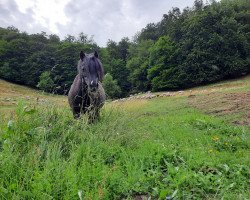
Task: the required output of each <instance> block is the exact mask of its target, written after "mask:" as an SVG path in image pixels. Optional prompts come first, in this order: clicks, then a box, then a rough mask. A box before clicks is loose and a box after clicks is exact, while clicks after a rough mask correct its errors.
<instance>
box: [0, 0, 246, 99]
mask: <svg viewBox="0 0 250 200" xmlns="http://www.w3.org/2000/svg"><path fill="white" fill-rule="evenodd" d="M249 20H250V2H249V1H248V0H222V1H220V2H216V1H211V2H210V4H204V3H203V1H202V0H195V2H194V6H193V7H192V8H185V9H184V10H183V11H180V9H179V8H173V9H172V10H171V11H169V12H168V13H167V14H164V15H163V18H162V20H161V21H160V22H158V23H150V24H148V25H147V26H146V27H145V28H144V29H142V30H141V32H139V33H138V34H136V36H135V37H134V41H133V42H132V41H129V39H128V38H122V39H121V41H120V42H118V43H117V42H114V41H112V40H109V41H108V42H107V47H105V48H100V47H98V46H97V44H95V42H94V41H93V39H92V38H88V36H87V35H85V34H84V33H80V34H79V36H78V38H75V37H74V36H71V35H68V36H67V37H66V38H65V39H64V40H63V41H60V39H59V37H58V36H56V35H46V33H44V32H42V33H40V34H32V35H28V34H26V33H20V32H19V31H18V30H17V29H16V28H14V27H9V28H7V29H4V28H0V77H1V78H4V79H6V80H9V81H13V82H17V83H21V84H25V85H29V86H32V87H36V86H37V84H38V81H39V76H40V75H41V74H42V73H43V72H44V71H50V72H51V78H52V80H53V82H54V89H53V91H54V92H57V93H61V94H62V93H67V91H68V89H69V86H70V84H71V82H72V81H73V78H74V76H75V74H76V62H77V60H78V53H79V51H80V50H84V51H85V52H91V51H93V50H94V49H95V50H99V52H100V57H101V60H102V62H103V64H104V68H105V72H106V73H110V75H111V76H112V77H113V78H114V80H116V81H117V84H118V85H119V87H120V88H121V93H117V96H116V97H123V96H127V95H129V94H130V93H136V92H141V91H147V90H151V89H152V90H154V91H161V90H176V89H182V88H187V87H193V86H197V85H201V84H206V83H210V82H215V81H220V80H224V79H228V78H235V77H238V76H242V75H244V74H247V73H249V72H250V35H249V32H250V24H249Z"/></svg>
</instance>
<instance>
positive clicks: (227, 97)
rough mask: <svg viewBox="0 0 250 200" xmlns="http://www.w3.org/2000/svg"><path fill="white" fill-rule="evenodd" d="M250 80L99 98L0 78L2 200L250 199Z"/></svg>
mask: <svg viewBox="0 0 250 200" xmlns="http://www.w3.org/2000/svg"><path fill="white" fill-rule="evenodd" d="M249 90H250V77H249V76H247V77H245V78H243V79H238V80H232V81H225V82H221V83H217V84H212V85H209V86H203V87H198V88H193V89H192V90H186V91H183V92H181V93H180V92H172V93H171V94H173V95H171V96H168V97H156V98H154V99H131V100H128V99H126V100H123V101H116V102H107V103H106V105H105V107H104V108H103V109H102V113H101V120H100V121H99V122H97V123H95V124H92V125H90V124H88V123H87V120H86V117H85V116H83V117H82V118H81V119H80V120H75V119H73V117H72V113H71V111H70V109H69V106H68V104H67V100H66V97H65V96H56V95H49V94H44V93H41V92H38V91H35V90H33V89H29V88H26V87H22V86H18V85H14V84H11V83H8V82H5V81H2V80H1V81H0V91H1V93H0V106H1V107H0V112H1V113H0V121H1V123H0V199H46V200H48V199H80V200H82V199H136V200H140V199H230V200H231V199H250V151H249V148H250V126H249V125H250V123H249V119H250V102H249V101H250V93H249Z"/></svg>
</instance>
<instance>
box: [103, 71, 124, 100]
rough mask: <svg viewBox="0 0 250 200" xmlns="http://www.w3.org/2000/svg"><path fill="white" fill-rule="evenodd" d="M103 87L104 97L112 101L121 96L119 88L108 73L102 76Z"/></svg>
mask: <svg viewBox="0 0 250 200" xmlns="http://www.w3.org/2000/svg"><path fill="white" fill-rule="evenodd" d="M103 87H104V88H105V92H106V96H107V97H108V98H111V99H113V98H115V97H117V96H120V95H121V88H120V87H119V85H118V84H117V81H116V80H114V79H113V77H112V76H111V74H109V73H107V74H106V75H105V76H104V79H103Z"/></svg>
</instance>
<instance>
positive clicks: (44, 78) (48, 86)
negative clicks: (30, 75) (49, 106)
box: [37, 71, 55, 92]
mask: <svg viewBox="0 0 250 200" xmlns="http://www.w3.org/2000/svg"><path fill="white" fill-rule="evenodd" d="M39 79H40V81H39V82H38V84H37V87H38V88H39V89H41V90H43V91H45V92H52V91H53V88H54V86H55V85H54V81H53V80H52V78H51V77H50V72H49V71H45V72H43V73H42V74H41V76H40V77H39Z"/></svg>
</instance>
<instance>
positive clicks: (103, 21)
mask: <svg viewBox="0 0 250 200" xmlns="http://www.w3.org/2000/svg"><path fill="white" fill-rule="evenodd" d="M193 1H194V0H0V27H4V28H6V27H8V26H11V25H13V26H15V27H16V28H18V29H19V30H21V31H26V32H27V33H41V31H45V32H46V33H47V34H51V33H53V34H57V35H58V36H59V37H60V38H61V39H64V37H65V36H66V35H67V34H70V35H74V36H77V35H78V34H79V33H80V32H83V33H85V34H87V35H89V36H91V35H94V40H95V41H96V42H97V44H98V45H100V46H105V45H106V42H107V41H108V39H112V40H114V41H119V40H120V39H121V38H122V37H126V36H127V37H129V38H131V37H132V36H134V35H135V33H136V32H138V31H140V30H141V29H142V28H143V27H145V26H146V25H147V24H148V23H150V22H158V21H160V20H161V18H162V15H163V14H164V13H167V12H168V11H169V10H170V9H171V8H172V7H179V8H180V9H183V8H184V7H186V6H189V7H191V6H192V5H193Z"/></svg>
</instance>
